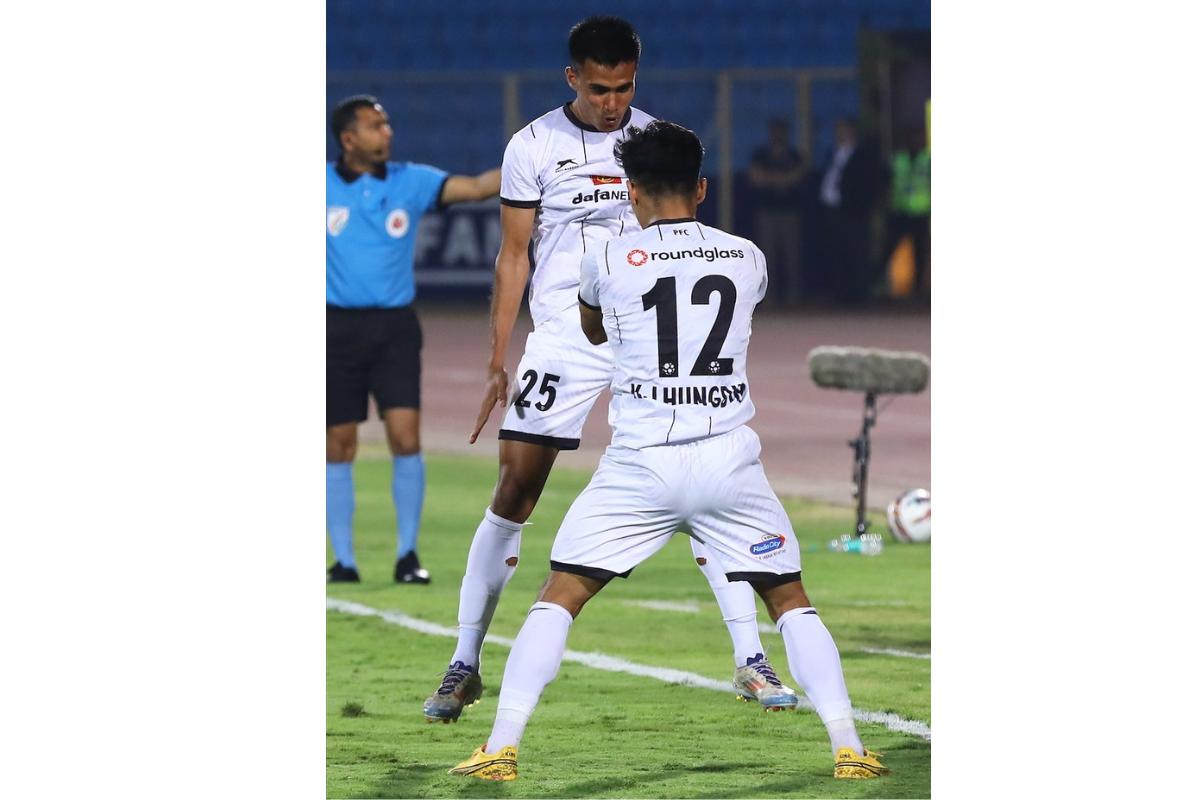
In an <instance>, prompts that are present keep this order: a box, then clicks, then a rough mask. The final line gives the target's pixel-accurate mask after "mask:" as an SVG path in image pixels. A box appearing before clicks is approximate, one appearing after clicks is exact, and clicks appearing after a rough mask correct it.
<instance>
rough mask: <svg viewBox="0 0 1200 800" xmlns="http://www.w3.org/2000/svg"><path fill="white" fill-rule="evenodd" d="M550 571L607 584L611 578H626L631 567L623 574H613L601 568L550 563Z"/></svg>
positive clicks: (559, 562)
mask: <svg viewBox="0 0 1200 800" xmlns="http://www.w3.org/2000/svg"><path fill="white" fill-rule="evenodd" d="M550 569H551V570H552V571H554V572H569V573H571V574H572V575H582V576H583V577H585V578H591V579H592V580H594V581H604V582H605V583H608V582H609V581H611V580H612V579H613V578H628V577H629V573H631V572H633V567H630V568H629V569H627V570H625V571H624V572H613V571H612V570H610V569H604V568H602V567H585V566H583V565H582V564H564V563H563V562H561V561H551V562H550Z"/></svg>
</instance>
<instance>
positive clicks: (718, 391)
mask: <svg viewBox="0 0 1200 800" xmlns="http://www.w3.org/2000/svg"><path fill="white" fill-rule="evenodd" d="M629 396H630V397H635V398H637V399H638V400H650V401H658V402H660V403H663V404H664V405H668V406H687V405H692V406H712V407H713V408H724V407H725V406H727V405H730V404H731V403H741V402H743V401H744V400H745V399H746V384H744V383H739V384H738V385H736V386H663V387H661V388H660V387H658V386H651V387H650V388H649V391H647V389H646V385H645V384H643V383H630V384H629Z"/></svg>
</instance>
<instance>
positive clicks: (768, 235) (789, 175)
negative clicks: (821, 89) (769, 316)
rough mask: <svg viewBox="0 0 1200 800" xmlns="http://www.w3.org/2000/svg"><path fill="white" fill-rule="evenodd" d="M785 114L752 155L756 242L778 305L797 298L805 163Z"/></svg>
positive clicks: (776, 121) (798, 294)
mask: <svg viewBox="0 0 1200 800" xmlns="http://www.w3.org/2000/svg"><path fill="white" fill-rule="evenodd" d="M789 139H790V136H789V128H788V123H787V120H785V119H780V118H776V119H773V120H771V122H770V126H769V128H768V139H767V143H766V144H764V145H763V146H761V147H759V148H758V149H757V150H755V151H754V155H753V156H752V157H751V159H750V186H751V188H752V189H753V197H754V222H755V242H756V243H757V244H758V246H759V247H760V248H762V251H763V255H764V256H766V258H767V273H768V275H769V276H770V278H769V282H768V287H769V288H768V290H769V291H770V292H771V297H772V299H773V300H774V301H775V302H776V303H778V304H781V305H795V304H796V303H798V302H799V301H800V289H801V274H802V272H801V263H800V232H801V224H800V220H801V217H800V183H801V181H802V180H803V178H804V163H803V161H802V160H801V158H800V154H799V153H798V152H797V151H796V149H795V148H794V147H792V146H791V144H790V143H789V141H788V140H789Z"/></svg>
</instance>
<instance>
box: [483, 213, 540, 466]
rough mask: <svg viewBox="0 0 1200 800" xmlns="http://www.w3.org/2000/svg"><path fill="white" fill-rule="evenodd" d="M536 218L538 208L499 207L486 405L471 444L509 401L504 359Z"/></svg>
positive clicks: (484, 402)
mask: <svg viewBox="0 0 1200 800" xmlns="http://www.w3.org/2000/svg"><path fill="white" fill-rule="evenodd" d="M536 214H537V209H536V208H516V207H513V206H509V205H505V204H501V205H500V252H499V254H498V255H497V256H496V277H495V282H494V283H493V285H492V314H491V352H490V354H489V357H488V366H487V380H486V383H485V384H484V390H483V405H482V406H481V407H480V409H479V417H478V418H477V419H476V420H475V430H474V431H472V432H471V439H470V441H471V444H474V443H475V440H476V439H477V438H478V437H479V432H480V431H481V430H483V426H484V424H485V423H486V422H487V420H488V417H489V416H491V414H492V409H493V408H495V407H496V404H497V403H501V402H503V401H504V400H506V399H507V397H508V372H507V371H506V370H505V369H504V357H505V355H506V353H507V352H508V340H509V338H511V336H512V329H513V324H514V323H515V322H516V319H517V311H518V310H520V307H521V297H522V296H523V295H524V293H525V282H526V281H527V280H528V279H529V239H530V237H531V236H532V235H533V220H534V216H535V215H536Z"/></svg>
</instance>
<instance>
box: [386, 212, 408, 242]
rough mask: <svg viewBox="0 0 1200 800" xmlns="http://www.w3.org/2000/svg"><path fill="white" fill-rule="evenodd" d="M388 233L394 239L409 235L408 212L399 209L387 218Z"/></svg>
mask: <svg viewBox="0 0 1200 800" xmlns="http://www.w3.org/2000/svg"><path fill="white" fill-rule="evenodd" d="M386 227H387V233H388V236H391V237H392V238H393V239H399V238H401V237H402V236H404V234H406V233H408V212H407V211H405V210H404V209H403V208H397V209H396V210H395V211H393V212H392V213H390V214H388V217H387V223H386Z"/></svg>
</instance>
